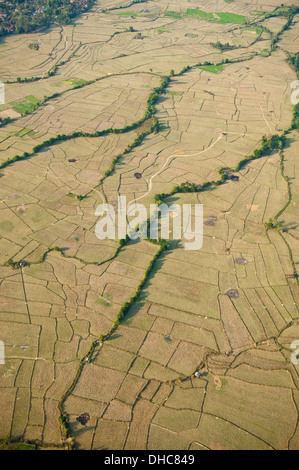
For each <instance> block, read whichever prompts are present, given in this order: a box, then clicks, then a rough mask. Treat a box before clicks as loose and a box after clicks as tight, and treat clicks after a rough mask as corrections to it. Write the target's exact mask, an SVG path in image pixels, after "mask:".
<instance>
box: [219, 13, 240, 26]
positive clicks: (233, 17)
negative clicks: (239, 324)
mask: <svg viewBox="0 0 299 470" xmlns="http://www.w3.org/2000/svg"><path fill="white" fill-rule="evenodd" d="M216 15H217V16H219V18H220V20H218V21H217V23H221V24H226V23H235V24H245V23H247V18H246V16H242V15H237V14H236V13H223V12H217V13H216Z"/></svg>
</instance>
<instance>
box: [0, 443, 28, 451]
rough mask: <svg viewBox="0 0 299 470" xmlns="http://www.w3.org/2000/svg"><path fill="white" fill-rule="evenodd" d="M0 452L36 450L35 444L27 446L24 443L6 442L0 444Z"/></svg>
mask: <svg viewBox="0 0 299 470" xmlns="http://www.w3.org/2000/svg"><path fill="white" fill-rule="evenodd" d="M0 450H37V446H36V445H35V444H27V443H26V442H6V441H3V442H1V443H0Z"/></svg>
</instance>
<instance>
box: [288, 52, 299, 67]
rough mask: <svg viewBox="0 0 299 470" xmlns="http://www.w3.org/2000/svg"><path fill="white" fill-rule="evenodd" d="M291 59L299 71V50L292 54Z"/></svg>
mask: <svg viewBox="0 0 299 470" xmlns="http://www.w3.org/2000/svg"><path fill="white" fill-rule="evenodd" d="M289 61H290V63H291V64H292V65H293V67H294V69H295V70H296V72H299V52H296V54H294V55H290V57H289Z"/></svg>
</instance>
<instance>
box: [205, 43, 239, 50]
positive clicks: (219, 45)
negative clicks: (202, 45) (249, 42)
mask: <svg viewBox="0 0 299 470" xmlns="http://www.w3.org/2000/svg"><path fill="white" fill-rule="evenodd" d="M210 44H211V46H213V47H215V48H216V49H219V51H221V52H224V51H231V50H233V49H236V48H237V46H234V45H231V44H230V43H229V42H227V43H225V44H222V42H220V41H217V42H211V43H210Z"/></svg>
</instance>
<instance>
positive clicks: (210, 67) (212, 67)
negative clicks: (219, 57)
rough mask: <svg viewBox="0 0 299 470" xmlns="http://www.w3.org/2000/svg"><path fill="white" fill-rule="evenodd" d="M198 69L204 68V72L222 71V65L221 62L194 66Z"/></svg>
mask: <svg viewBox="0 0 299 470" xmlns="http://www.w3.org/2000/svg"><path fill="white" fill-rule="evenodd" d="M196 67H197V68H198V69H201V70H205V71H206V72H211V73H219V72H222V70H223V69H224V66H223V65H222V64H219V65H197V66H196Z"/></svg>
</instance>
